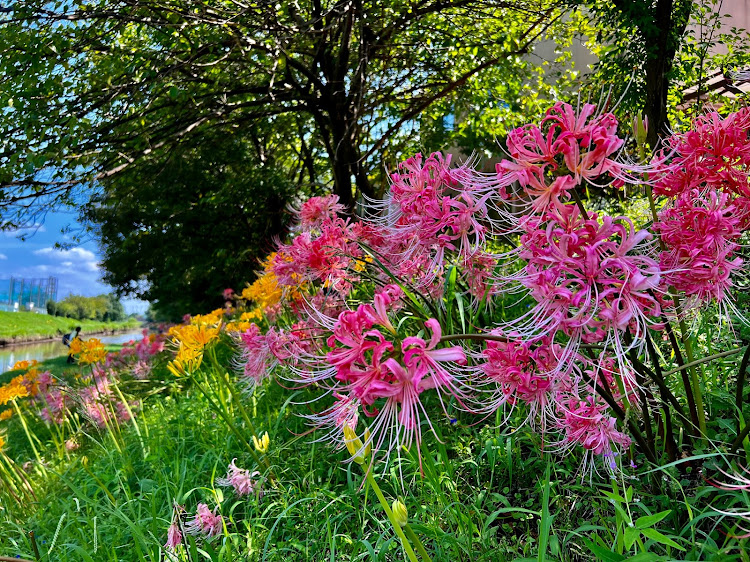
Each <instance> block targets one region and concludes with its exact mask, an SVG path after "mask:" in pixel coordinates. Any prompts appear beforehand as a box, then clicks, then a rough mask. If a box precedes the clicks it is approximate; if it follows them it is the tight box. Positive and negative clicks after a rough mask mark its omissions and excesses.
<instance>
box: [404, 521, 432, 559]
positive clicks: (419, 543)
mask: <svg viewBox="0 0 750 562" xmlns="http://www.w3.org/2000/svg"><path fill="white" fill-rule="evenodd" d="M404 531H406V534H407V535H408V537H409V540H411V542H413V543H414V544H416V545H417V551H419V555H420V556H421V557H422V558H423V559H424V560H429V561H431V560H432V558H430V555H429V554H427V551H426V550H425V548H424V545H423V544H422V541H421V540H419V537H418V536H417V534H416V533H415V532H414V530H413V529H412V528H411V525H409V524H408V523H407V524H406V525H404Z"/></svg>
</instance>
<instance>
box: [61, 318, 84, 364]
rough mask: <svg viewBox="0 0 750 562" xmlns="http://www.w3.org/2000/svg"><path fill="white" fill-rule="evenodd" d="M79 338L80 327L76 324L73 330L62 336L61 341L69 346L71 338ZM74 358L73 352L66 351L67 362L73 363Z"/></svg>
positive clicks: (71, 341)
mask: <svg viewBox="0 0 750 562" xmlns="http://www.w3.org/2000/svg"><path fill="white" fill-rule="evenodd" d="M80 338H81V327H80V326H76V328H75V330H73V331H72V332H70V333H69V334H65V335H64V336H63V343H64V344H65V345H67V346H68V348H70V344H72V343H73V340H76V339H80ZM75 362H76V359H75V357H73V352H72V351H68V363H75Z"/></svg>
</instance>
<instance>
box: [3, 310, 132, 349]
mask: <svg viewBox="0 0 750 562" xmlns="http://www.w3.org/2000/svg"><path fill="white" fill-rule="evenodd" d="M139 325H140V322H138V321H137V320H128V321H125V322H97V321H94V320H74V319H71V318H63V317H60V316H49V315H47V314H36V313H33V312H0V341H6V342H9V343H10V342H13V341H31V340H40V339H48V338H54V337H57V336H61V335H62V334H64V333H66V332H70V331H71V330H72V329H73V328H74V327H76V326H81V329H82V331H83V333H84V334H91V333H95V332H103V331H107V330H122V329H128V328H136V327H138V326H139Z"/></svg>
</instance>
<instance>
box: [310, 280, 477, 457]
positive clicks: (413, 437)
mask: <svg viewBox="0 0 750 562" xmlns="http://www.w3.org/2000/svg"><path fill="white" fill-rule="evenodd" d="M391 292H392V293H398V291H396V289H391ZM386 293H387V291H383V292H381V293H380V295H381V296H383V297H384V295H385V294H386ZM384 300H385V299H384ZM378 308H381V307H380V306H379V307H378ZM385 320H387V319H385V318H379V316H378V314H377V312H376V309H375V308H373V307H372V306H371V305H369V304H363V305H360V307H358V309H357V310H355V311H349V312H345V313H342V315H341V316H340V317H339V322H337V324H336V327H335V328H334V335H332V336H331V339H330V341H329V343H330V345H331V346H332V347H333V349H332V351H331V352H329V353H328V356H327V357H328V361H329V362H330V363H331V365H333V366H335V368H336V375H335V381H336V383H335V386H334V387H333V388H334V390H333V392H334V396H335V397H336V399H337V402H336V404H335V405H334V406H333V407H332V408H329V409H328V410H325V411H324V412H322V413H321V414H319V415H317V416H311V417H310V419H311V421H312V422H313V423H314V424H315V425H317V426H319V427H324V426H325V427H328V428H332V427H333V428H336V429H338V431H334V430H331V431H330V432H329V433H328V434H327V435H328V436H334V437H336V438H337V439H340V438H341V431H340V428H341V427H343V424H344V423H346V424H348V425H349V426H350V427H354V426H356V421H357V419H358V417H359V409H360V408H361V411H362V413H364V414H365V415H366V416H368V417H371V418H374V419H373V423H372V427H371V428H370V430H371V432H372V433H371V436H370V437H369V439H368V442H367V443H365V445H366V446H368V445H372V446H373V447H374V448H375V449H376V450H381V451H384V452H386V454H388V453H389V452H390V451H391V450H392V449H393V448H394V447H397V448H398V447H401V446H406V447H410V446H411V445H412V444H413V443H415V442H416V444H417V447H419V444H420V442H421V430H422V429H421V425H422V423H421V422H422V417H423V416H425V418H426V419H427V423H428V425H429V424H430V421H429V418H428V417H427V413H426V411H425V409H424V406H423V405H422V402H421V395H422V394H423V393H424V392H426V391H429V390H434V391H435V392H436V393H437V395H438V397H439V399H440V401H441V403H444V399H443V395H450V396H454V397H456V398H457V399H459V400H462V399H463V398H464V397H465V396H466V392H465V389H464V385H463V383H462V381H461V380H460V379H461V377H460V375H456V372H455V369H454V368H453V366H454V365H465V364H466V355H465V353H464V351H463V349H462V348H460V347H457V346H453V347H447V348H439V347H438V345H439V342H440V337H441V333H442V331H441V328H440V325H439V323H438V322H437V320H435V319H430V320H428V321H427V322H425V326H426V327H427V328H428V329H429V330H430V332H431V337H430V339H429V341H425V340H424V339H422V338H420V337H417V336H409V337H406V338H404V339H403V340H402V341H400V342H399V341H398V340H393V341H391V340H387V339H385V337H384V336H383V334H382V333H381V332H380V330H379V329H377V328H375V326H381V327H383V324H376V323H375V322H376V321H378V322H383V323H384V322H385ZM388 323H390V320H388ZM393 332H394V335H395V330H394V331H393ZM447 367H450V370H449V368H447ZM443 407H444V408H445V406H443Z"/></svg>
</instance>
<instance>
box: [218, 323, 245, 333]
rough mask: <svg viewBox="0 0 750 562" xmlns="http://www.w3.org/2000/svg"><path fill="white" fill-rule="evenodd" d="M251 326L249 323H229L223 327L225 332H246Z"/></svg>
mask: <svg viewBox="0 0 750 562" xmlns="http://www.w3.org/2000/svg"><path fill="white" fill-rule="evenodd" d="M250 326H252V323H251V322H230V323H229V324H226V325H225V326H224V329H225V330H226V331H227V332H247V331H248V330H249V329H250Z"/></svg>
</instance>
